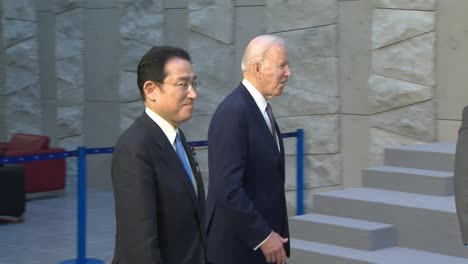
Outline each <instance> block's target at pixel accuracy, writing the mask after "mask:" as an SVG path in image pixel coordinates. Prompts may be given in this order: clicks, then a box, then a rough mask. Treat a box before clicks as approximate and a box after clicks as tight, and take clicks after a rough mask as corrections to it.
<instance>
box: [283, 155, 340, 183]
mask: <svg viewBox="0 0 468 264" xmlns="http://www.w3.org/2000/svg"><path fill="white" fill-rule="evenodd" d="M285 159H286V183H285V188H286V191H292V190H297V158H296V155H287V156H286V157H285ZM303 165H304V171H303V172H304V174H303V184H304V185H303V187H304V188H320V187H328V186H335V185H339V184H341V183H342V179H341V178H342V177H341V155H340V154H331V155H305V156H304V164H303Z"/></svg>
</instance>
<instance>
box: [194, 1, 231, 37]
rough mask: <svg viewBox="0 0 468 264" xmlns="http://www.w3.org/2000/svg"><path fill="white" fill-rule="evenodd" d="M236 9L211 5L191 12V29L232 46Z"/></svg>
mask: <svg viewBox="0 0 468 264" xmlns="http://www.w3.org/2000/svg"><path fill="white" fill-rule="evenodd" d="M233 13H234V8H233V7H231V6H224V5H210V6H206V7H203V8H201V9H195V10H191V11H190V14H189V28H190V29H191V30H193V31H195V32H198V33H200V34H203V35H206V36H208V37H210V38H213V39H215V40H218V41H220V42H223V43H226V44H230V43H232V37H233V23H232V21H233Z"/></svg>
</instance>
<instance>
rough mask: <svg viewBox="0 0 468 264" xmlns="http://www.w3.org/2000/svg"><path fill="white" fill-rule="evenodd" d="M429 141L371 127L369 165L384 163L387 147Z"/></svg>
mask: <svg viewBox="0 0 468 264" xmlns="http://www.w3.org/2000/svg"><path fill="white" fill-rule="evenodd" d="M423 143H427V142H424V141H420V140H416V139H414V138H410V137H405V136H402V135H399V134H395V133H392V132H389V131H385V130H381V129H378V128H370V153H369V155H370V156H369V166H380V165H383V160H384V158H383V153H384V149H385V148H389V147H398V146H407V145H414V144H423Z"/></svg>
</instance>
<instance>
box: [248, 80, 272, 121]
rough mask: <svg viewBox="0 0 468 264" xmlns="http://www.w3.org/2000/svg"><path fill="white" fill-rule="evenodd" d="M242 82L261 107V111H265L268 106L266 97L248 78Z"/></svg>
mask: <svg viewBox="0 0 468 264" xmlns="http://www.w3.org/2000/svg"><path fill="white" fill-rule="evenodd" d="M242 84H243V85H244V86H245V88H247V91H249V93H250V95H252V97H253V99H254V101H255V103H256V104H257V106H258V109H260V112H262V113H263V112H265V110H266V107H267V100H265V97H263V95H262V94H261V93H260V92H259V91H258V90H257V88H255V87H254V86H253V85H252V84H251V83H250V82H249V81H248V80H247V79H243V80H242Z"/></svg>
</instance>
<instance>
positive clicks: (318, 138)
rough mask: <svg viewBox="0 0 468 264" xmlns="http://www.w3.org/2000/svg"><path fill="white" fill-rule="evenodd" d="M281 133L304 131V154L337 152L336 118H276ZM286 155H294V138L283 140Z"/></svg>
mask: <svg viewBox="0 0 468 264" xmlns="http://www.w3.org/2000/svg"><path fill="white" fill-rule="evenodd" d="M276 122H277V123H278V126H279V128H280V129H281V132H282V133H288V132H295V131H296V130H297V129H299V128H302V129H303V130H304V154H334V153H338V152H339V144H338V133H339V129H338V116H337V115H315V116H297V117H278V118H276ZM284 148H285V154H286V155H293V154H296V152H297V151H296V138H287V139H284Z"/></svg>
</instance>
